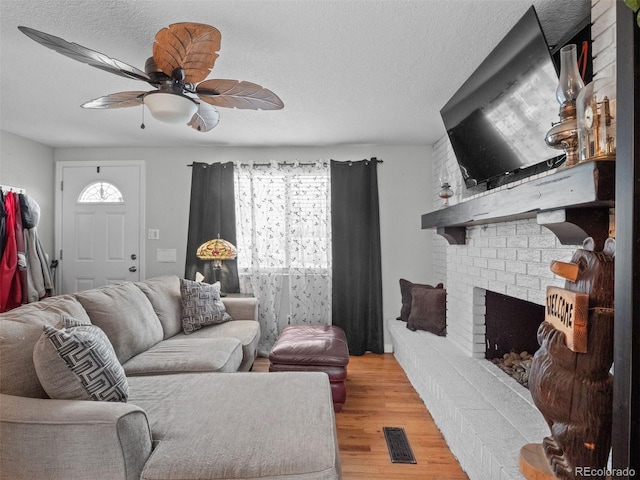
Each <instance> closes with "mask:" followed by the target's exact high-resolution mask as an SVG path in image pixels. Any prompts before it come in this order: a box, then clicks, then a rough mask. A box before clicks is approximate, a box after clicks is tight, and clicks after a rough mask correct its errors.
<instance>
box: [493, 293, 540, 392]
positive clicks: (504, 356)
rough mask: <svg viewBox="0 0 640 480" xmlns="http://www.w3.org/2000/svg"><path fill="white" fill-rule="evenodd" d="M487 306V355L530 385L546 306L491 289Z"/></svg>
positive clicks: (524, 383)
mask: <svg viewBox="0 0 640 480" xmlns="http://www.w3.org/2000/svg"><path fill="white" fill-rule="evenodd" d="M485 308H486V313H485V329H486V333H485V339H486V351H485V358H486V359H488V360H491V361H492V362H493V363H494V364H496V365H497V366H498V367H499V368H500V369H501V370H503V371H504V372H506V373H507V374H508V375H510V376H511V377H513V378H514V379H515V380H516V381H517V382H518V383H520V384H521V385H524V386H525V387H527V388H528V381H529V369H530V367H531V357H532V356H533V354H534V353H535V352H536V351H537V350H538V348H539V345H538V340H537V338H536V334H537V331H538V327H539V326H540V323H542V321H543V320H544V306H543V305H538V304H536V303H532V302H527V301H525V300H520V299H518V298H514V297H510V296H507V295H502V294H499V293H496V292H492V291H489V290H487V291H486V296H485Z"/></svg>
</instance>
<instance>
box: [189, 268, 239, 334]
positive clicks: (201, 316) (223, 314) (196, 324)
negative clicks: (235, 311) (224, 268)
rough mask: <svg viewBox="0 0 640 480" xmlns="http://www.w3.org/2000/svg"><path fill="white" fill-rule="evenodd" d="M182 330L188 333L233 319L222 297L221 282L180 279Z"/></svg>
mask: <svg viewBox="0 0 640 480" xmlns="http://www.w3.org/2000/svg"><path fill="white" fill-rule="evenodd" d="M180 297H181V301H182V315H181V320H182V330H183V331H184V333H185V334H186V335H188V334H190V333H193V332H195V331H196V330H200V329H201V328H202V327H204V326H207V325H214V324H217V323H224V322H228V321H229V320H233V319H232V318H231V315H229V314H228V313H227V309H226V308H225V306H224V303H222V300H221V299H220V282H216V283H214V284H213V285H210V284H208V283H203V282H195V281H193V280H187V279H184V278H181V279H180Z"/></svg>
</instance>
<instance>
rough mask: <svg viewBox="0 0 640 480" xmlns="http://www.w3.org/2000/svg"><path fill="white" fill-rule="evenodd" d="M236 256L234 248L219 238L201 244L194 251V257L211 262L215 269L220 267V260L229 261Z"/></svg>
mask: <svg viewBox="0 0 640 480" xmlns="http://www.w3.org/2000/svg"><path fill="white" fill-rule="evenodd" d="M237 255H238V252H237V251H236V247H234V246H233V244H231V243H229V242H227V241H226V240H223V239H222V238H219V237H218V238H214V239H213V240H209V241H208V242H205V243H203V244H202V245H200V246H199V247H198V250H196V256H197V257H198V258H199V259H201V260H213V261H214V266H216V267H221V266H222V260H231V259H234V258H236V256H237Z"/></svg>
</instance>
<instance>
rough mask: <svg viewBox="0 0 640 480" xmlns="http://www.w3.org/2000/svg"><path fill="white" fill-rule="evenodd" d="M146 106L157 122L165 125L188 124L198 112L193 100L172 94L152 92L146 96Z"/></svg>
mask: <svg viewBox="0 0 640 480" xmlns="http://www.w3.org/2000/svg"><path fill="white" fill-rule="evenodd" d="M144 104H145V105H146V106H147V108H148V109H149V111H150V112H151V115H153V118H155V119H156V120H160V121H161V122H165V123H188V122H189V121H190V120H191V117H193V114H194V113H196V112H197V111H198V104H197V103H196V102H194V101H193V100H192V99H191V98H189V97H187V96H185V95H180V94H178V93H170V92H161V91H157V92H151V93H148V94H146V95H145V96H144Z"/></svg>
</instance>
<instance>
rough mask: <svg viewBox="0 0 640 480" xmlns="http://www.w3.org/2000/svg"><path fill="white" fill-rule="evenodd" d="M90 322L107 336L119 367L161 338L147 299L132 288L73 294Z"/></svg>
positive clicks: (122, 286) (128, 285)
mask: <svg viewBox="0 0 640 480" xmlns="http://www.w3.org/2000/svg"><path fill="white" fill-rule="evenodd" d="M76 298H77V299H78V301H79V302H80V303H81V304H82V306H83V307H84V309H85V310H86V311H87V314H88V315H89V317H90V318H91V322H92V323H93V324H95V325H98V326H99V327H100V328H101V329H102V330H104V333H106V334H107V337H109V340H111V344H112V345H113V348H114V350H115V351H116V355H117V356H118V360H119V361H120V363H122V364H124V363H125V362H126V361H127V360H129V359H130V358H131V357H133V356H134V355H137V354H139V353H141V352H144V351H145V350H148V349H150V348H151V347H153V346H154V345H155V344H156V343H158V342H160V341H161V340H162V337H163V331H162V325H161V324H160V320H158V316H157V315H156V313H155V312H154V311H153V307H152V306H151V303H150V302H149V299H147V297H146V296H145V294H144V293H142V291H141V290H140V289H139V288H138V287H136V286H135V284H133V283H130V282H127V283H122V284H118V285H107V286H106V287H101V288H97V289H93V290H86V291H84V292H80V293H77V294H76Z"/></svg>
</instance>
